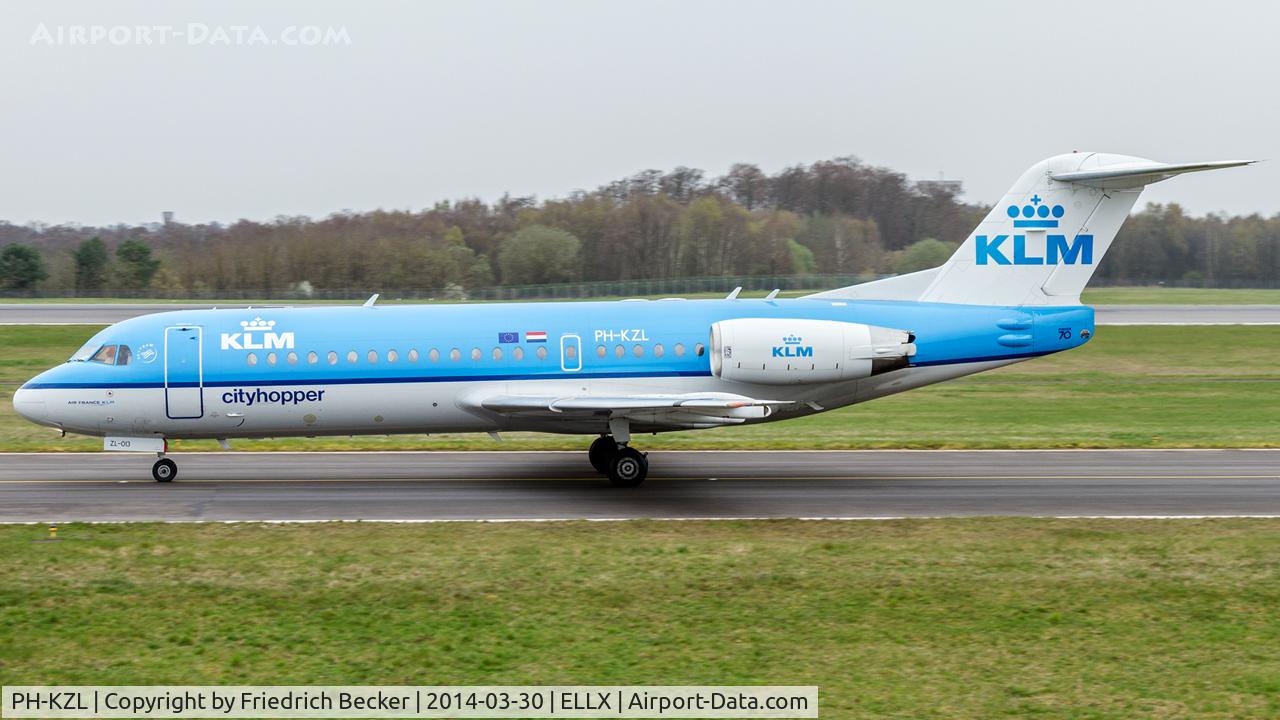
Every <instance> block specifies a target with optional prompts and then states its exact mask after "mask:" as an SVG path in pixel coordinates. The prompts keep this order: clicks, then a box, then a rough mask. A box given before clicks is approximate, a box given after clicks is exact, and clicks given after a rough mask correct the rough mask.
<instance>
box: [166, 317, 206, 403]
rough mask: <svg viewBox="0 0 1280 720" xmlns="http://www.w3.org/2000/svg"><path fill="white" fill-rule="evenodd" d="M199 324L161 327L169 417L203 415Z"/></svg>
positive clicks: (201, 339)
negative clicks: (162, 331)
mask: <svg viewBox="0 0 1280 720" xmlns="http://www.w3.org/2000/svg"><path fill="white" fill-rule="evenodd" d="M203 343H204V334H203V332H202V330H201V328H199V327H171V328H165V331H164V411H165V415H166V416H167V417H169V418H170V419H172V420H193V419H196V418H200V417H204V368H203V366H202V363H201V359H200V358H201V350H202V349H203V348H202V345H203Z"/></svg>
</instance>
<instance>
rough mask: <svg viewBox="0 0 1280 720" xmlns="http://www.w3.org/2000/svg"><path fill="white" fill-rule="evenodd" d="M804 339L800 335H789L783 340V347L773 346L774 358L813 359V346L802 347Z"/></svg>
mask: <svg viewBox="0 0 1280 720" xmlns="http://www.w3.org/2000/svg"><path fill="white" fill-rule="evenodd" d="M802 342H803V339H802V338H801V337H800V336H799V335H788V336H786V337H784V338H782V344H781V345H774V346H773V356H774V357H776V358H802V357H813V346H812V345H802V344H801V343H802Z"/></svg>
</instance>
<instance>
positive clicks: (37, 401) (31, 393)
mask: <svg viewBox="0 0 1280 720" xmlns="http://www.w3.org/2000/svg"><path fill="white" fill-rule="evenodd" d="M13 409H14V410H15V411H17V413H18V414H19V415H21V416H22V417H24V418H26V419H28V420H30V421H31V422H34V423H44V422H46V421H47V420H48V419H49V412H48V409H46V408H45V405H44V396H43V395H42V394H41V392H40V391H39V390H29V389H27V388H18V390H17V392H15V393H14V394H13Z"/></svg>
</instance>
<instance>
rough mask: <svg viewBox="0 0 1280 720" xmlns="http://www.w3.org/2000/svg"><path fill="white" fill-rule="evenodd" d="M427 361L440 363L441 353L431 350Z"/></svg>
mask: <svg viewBox="0 0 1280 720" xmlns="http://www.w3.org/2000/svg"><path fill="white" fill-rule="evenodd" d="M427 359H428V360H430V361H431V362H439V361H440V351H439V350H437V349H435V348H431V352H429V353H427Z"/></svg>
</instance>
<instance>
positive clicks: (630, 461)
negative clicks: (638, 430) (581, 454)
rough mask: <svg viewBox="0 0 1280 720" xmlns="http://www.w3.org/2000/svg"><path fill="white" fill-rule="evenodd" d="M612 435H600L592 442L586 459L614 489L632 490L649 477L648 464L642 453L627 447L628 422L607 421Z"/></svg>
mask: <svg viewBox="0 0 1280 720" xmlns="http://www.w3.org/2000/svg"><path fill="white" fill-rule="evenodd" d="M609 432H610V433H612V435H601V436H600V437H598V438H596V439H595V440H594V441H593V442H592V443H591V448H590V449H589V450H587V458H588V459H589V460H591V467H593V468H595V469H596V472H599V473H603V474H604V475H606V476H608V478H609V482H610V483H612V484H613V486H614V487H635V486H637V485H639V484H640V483H642V482H644V479H645V476H646V475H648V474H649V461H648V459H646V458H645V456H644V453H642V452H640V451H639V450H636V449H634V448H630V447H627V443H628V442H630V440H631V427H630V423H629V422H628V421H627V420H626V419H625V418H613V419H611V420H610V421H609Z"/></svg>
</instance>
